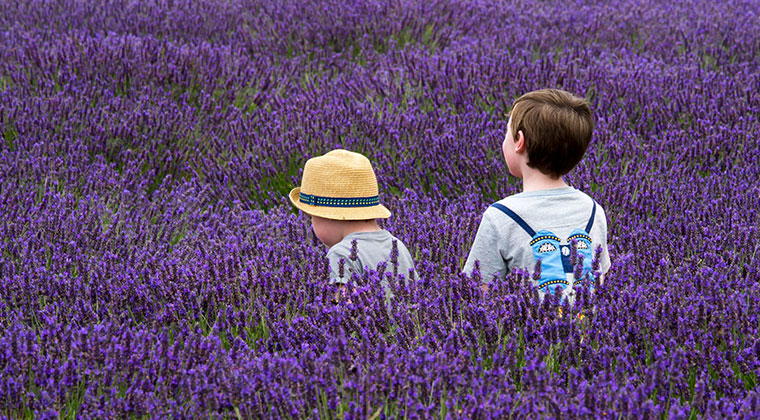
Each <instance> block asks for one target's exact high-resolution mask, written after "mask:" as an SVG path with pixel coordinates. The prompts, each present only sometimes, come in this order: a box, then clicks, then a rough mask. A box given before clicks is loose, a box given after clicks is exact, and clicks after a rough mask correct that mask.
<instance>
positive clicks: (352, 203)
mask: <svg viewBox="0 0 760 420" xmlns="http://www.w3.org/2000/svg"><path fill="white" fill-rule="evenodd" d="M299 195H300V198H299V201H301V202H302V203H304V204H308V205H310V206H320V207H372V206H377V205H378V204H380V196H377V195H376V196H373V197H357V198H342V197H341V198H335V197H319V196H316V195H311V194H304V193H300V194H299Z"/></svg>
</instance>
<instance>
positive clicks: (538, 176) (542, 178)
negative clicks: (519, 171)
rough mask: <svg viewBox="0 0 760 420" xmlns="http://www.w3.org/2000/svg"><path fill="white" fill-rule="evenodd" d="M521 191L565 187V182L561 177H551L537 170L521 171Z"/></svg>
mask: <svg viewBox="0 0 760 420" xmlns="http://www.w3.org/2000/svg"><path fill="white" fill-rule="evenodd" d="M522 180H523V192H529V191H541V190H551V189H554V188H565V187H567V186H568V185H567V183H565V180H564V179H562V177H559V178H552V177H551V176H549V175H546V174H544V173H543V172H541V171H537V170H528V171H523V177H522Z"/></svg>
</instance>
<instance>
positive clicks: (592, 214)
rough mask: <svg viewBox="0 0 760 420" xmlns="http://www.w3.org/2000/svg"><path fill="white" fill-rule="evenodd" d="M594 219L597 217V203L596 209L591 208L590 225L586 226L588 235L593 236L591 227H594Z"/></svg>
mask: <svg viewBox="0 0 760 420" xmlns="http://www.w3.org/2000/svg"><path fill="white" fill-rule="evenodd" d="M592 201H594V200H592ZM594 217H596V201H594V207H593V208H591V217H590V218H589V219H588V224H586V233H588V234H591V227H592V226H594Z"/></svg>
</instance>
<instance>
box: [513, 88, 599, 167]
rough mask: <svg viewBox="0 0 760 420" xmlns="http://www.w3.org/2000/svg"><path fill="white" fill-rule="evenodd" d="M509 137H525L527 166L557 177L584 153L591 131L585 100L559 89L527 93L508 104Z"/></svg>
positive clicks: (588, 110)
mask: <svg viewBox="0 0 760 420" xmlns="http://www.w3.org/2000/svg"><path fill="white" fill-rule="evenodd" d="M511 115H512V135H513V136H514V137H517V133H518V132H519V131H522V132H523V136H524V137H525V148H526V150H527V151H528V166H530V167H531V168H536V169H538V170H539V171H541V172H543V173H545V174H547V175H549V176H552V177H554V178H559V177H561V176H562V175H565V174H566V173H568V172H570V170H572V169H573V168H574V167H575V165H577V164H578V162H580V161H581V158H582V157H583V154H584V153H586V149H587V148H588V145H589V143H590V142H591V134H592V131H593V129H594V122H593V117H592V115H591V107H589V104H588V102H587V101H586V100H585V99H582V98H579V97H577V96H573V95H572V94H571V93H569V92H565V91H564V90H559V89H541V90H535V91H533V92H528V93H526V94H524V95H522V96H520V97H519V98H517V100H515V102H514V104H513V105H512V113H511Z"/></svg>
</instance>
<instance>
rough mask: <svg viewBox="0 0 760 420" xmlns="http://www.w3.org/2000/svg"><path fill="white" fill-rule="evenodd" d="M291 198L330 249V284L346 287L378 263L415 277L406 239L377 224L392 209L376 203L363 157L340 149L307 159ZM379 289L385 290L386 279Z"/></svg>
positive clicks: (375, 191)
mask: <svg viewBox="0 0 760 420" xmlns="http://www.w3.org/2000/svg"><path fill="white" fill-rule="evenodd" d="M289 198H290V201H291V202H292V203H293V205H294V206H296V207H298V208H299V209H300V210H301V211H303V212H304V213H306V214H308V215H310V216H311V223H312V227H313V229H314V233H315V234H316V235H317V238H319V240H320V241H321V242H322V243H323V244H325V245H326V246H328V247H329V248H330V249H329V250H328V251H327V258H328V260H329V261H330V283H332V284H340V285H345V284H347V283H348V282H349V279H350V278H351V275H352V274H353V273H357V274H361V273H363V272H364V269H365V267H368V268H370V269H377V268H378V266H379V265H381V264H385V267H386V269H387V270H392V271H393V272H394V274H403V275H408V276H414V262H413V261H412V257H411V255H410V254H409V250H408V249H407V248H406V246H405V245H404V243H403V242H401V241H400V240H398V239H397V238H395V237H394V236H393V235H391V234H390V233H389V232H388V231H387V230H384V229H380V227H379V226H378V225H377V221H376V219H387V218H388V217H390V215H391V212H390V211H389V210H388V209H387V208H385V206H383V205H382V204H380V200H379V197H378V187H377V178H376V177H375V171H374V170H373V169H372V164H371V163H370V161H369V159H367V158H366V157H364V156H363V155H361V154H359V153H354V152H350V151H348V150H342V149H338V150H333V151H331V152H329V153H327V154H325V155H323V156H318V157H314V158H311V159H309V160H308V161H307V162H306V166H305V167H304V170H303V179H302V180H301V186H300V187H298V188H293V190H291V191H290V194H289ZM344 287H345V286H341V289H343V288H344ZM383 288H384V289H385V290H386V293H389V289H388V284H387V282H386V281H385V280H383ZM336 296H337V292H336Z"/></svg>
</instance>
